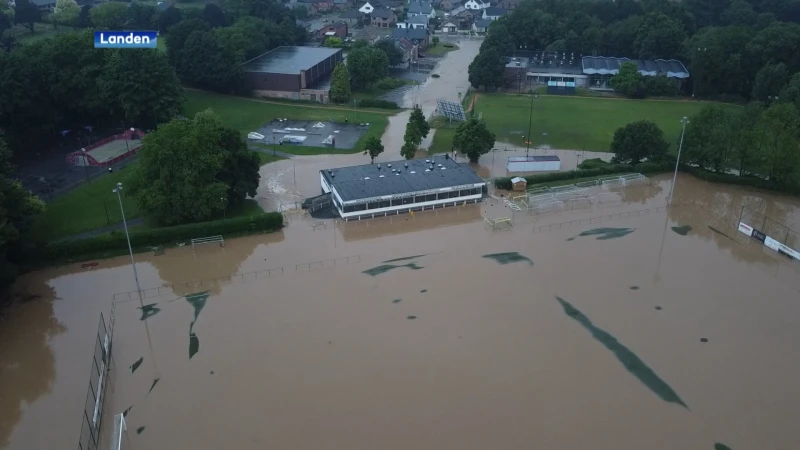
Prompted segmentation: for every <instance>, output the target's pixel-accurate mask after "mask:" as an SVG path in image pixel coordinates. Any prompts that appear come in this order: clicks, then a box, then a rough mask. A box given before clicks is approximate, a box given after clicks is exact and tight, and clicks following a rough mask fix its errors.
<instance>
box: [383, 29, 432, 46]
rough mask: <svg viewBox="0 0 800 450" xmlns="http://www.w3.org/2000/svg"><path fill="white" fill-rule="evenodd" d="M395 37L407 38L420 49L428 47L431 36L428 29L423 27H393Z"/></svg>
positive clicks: (393, 36)
mask: <svg viewBox="0 0 800 450" xmlns="http://www.w3.org/2000/svg"><path fill="white" fill-rule="evenodd" d="M392 38H393V39H405V40H407V41H409V42H411V43H412V44H414V45H416V46H418V48H419V50H424V49H426V48H428V43H429V42H430V36H429V33H428V30H426V29H423V28H416V29H415V28H394V29H392Z"/></svg>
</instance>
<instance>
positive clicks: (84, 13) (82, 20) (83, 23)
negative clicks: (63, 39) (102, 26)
mask: <svg viewBox="0 0 800 450" xmlns="http://www.w3.org/2000/svg"><path fill="white" fill-rule="evenodd" d="M91 9H92V7H91V6H89V5H83V6H81V11H80V12H79V13H78V17H77V18H76V19H75V26H76V27H77V28H89V27H90V26H92V19H91V18H90V17H89V10H91Z"/></svg>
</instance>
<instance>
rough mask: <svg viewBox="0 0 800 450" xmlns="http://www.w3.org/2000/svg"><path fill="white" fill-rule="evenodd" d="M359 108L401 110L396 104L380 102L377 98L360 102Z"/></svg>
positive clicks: (386, 101) (385, 101)
mask: <svg viewBox="0 0 800 450" xmlns="http://www.w3.org/2000/svg"><path fill="white" fill-rule="evenodd" d="M358 106H359V107H361V108H380V109H400V107H399V106H397V103H395V102H390V101H388V100H379V99H375V98H365V99H363V100H359V101H358Z"/></svg>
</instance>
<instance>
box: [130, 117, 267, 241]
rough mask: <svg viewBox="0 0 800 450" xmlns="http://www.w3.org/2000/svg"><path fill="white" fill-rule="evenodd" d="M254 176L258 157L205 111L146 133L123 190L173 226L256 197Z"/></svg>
mask: <svg viewBox="0 0 800 450" xmlns="http://www.w3.org/2000/svg"><path fill="white" fill-rule="evenodd" d="M258 180H259V175H258V158H257V156H256V155H255V154H253V153H252V152H249V151H247V144H246V143H244V142H243V141H242V139H241V137H240V135H239V133H238V132H237V131H235V130H230V129H226V128H224V127H223V126H222V125H221V123H220V121H219V118H218V117H216V116H215V115H214V113H213V112H212V111H210V110H207V111H203V112H200V113H198V114H197V115H195V117H194V118H193V119H191V120H182V119H173V120H172V121H170V122H169V123H166V124H163V125H161V126H160V127H159V128H158V130H156V131H154V132H152V133H150V134H148V135H147V136H145V138H144V141H143V143H142V148H141V150H140V151H139V154H138V161H137V163H136V164H135V165H134V167H133V169H131V173H130V174H129V176H128V179H127V180H126V188H127V190H128V194H129V195H131V196H132V197H133V198H134V199H135V201H136V203H137V204H138V205H139V208H140V209H141V210H142V211H143V212H144V213H145V214H146V215H147V217H148V218H151V219H153V220H154V221H156V222H157V223H160V224H163V225H173V224H178V223H185V222H197V221H203V220H208V219H211V218H213V217H215V216H219V215H221V213H222V212H223V211H224V209H225V208H226V207H227V206H228V203H237V202H241V201H243V200H244V199H245V197H246V196H247V195H250V196H255V187H257V186H258Z"/></svg>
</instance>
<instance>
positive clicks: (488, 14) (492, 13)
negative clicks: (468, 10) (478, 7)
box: [481, 6, 506, 20]
mask: <svg viewBox="0 0 800 450" xmlns="http://www.w3.org/2000/svg"><path fill="white" fill-rule="evenodd" d="M505 13H506V10H505V9H503V8H498V7H496V6H490V7H488V8H486V9H484V10H483V15H482V16H481V19H488V20H497V19H499V18H501V17H503V15H504V14H505Z"/></svg>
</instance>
